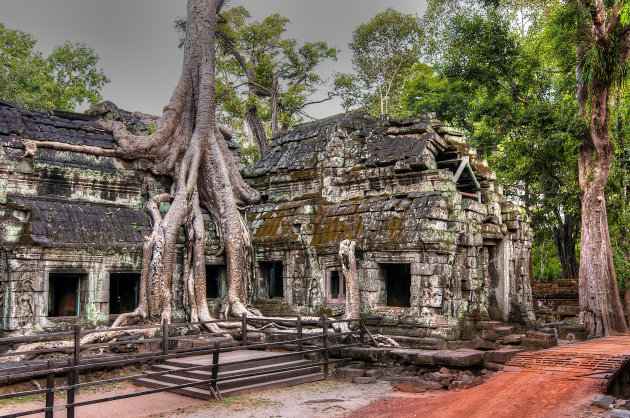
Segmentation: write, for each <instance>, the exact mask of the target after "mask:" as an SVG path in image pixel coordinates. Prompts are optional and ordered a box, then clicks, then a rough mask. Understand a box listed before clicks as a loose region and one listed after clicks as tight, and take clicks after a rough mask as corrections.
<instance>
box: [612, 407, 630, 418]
mask: <svg viewBox="0 0 630 418" xmlns="http://www.w3.org/2000/svg"><path fill="white" fill-rule="evenodd" d="M610 417H611V418H630V411H628V410H627V409H613V410H612V411H610Z"/></svg>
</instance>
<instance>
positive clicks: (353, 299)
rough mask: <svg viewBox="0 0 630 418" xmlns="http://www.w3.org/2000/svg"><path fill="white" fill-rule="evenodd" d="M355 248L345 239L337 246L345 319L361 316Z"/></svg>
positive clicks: (352, 242) (354, 245) (353, 244)
mask: <svg viewBox="0 0 630 418" xmlns="http://www.w3.org/2000/svg"><path fill="white" fill-rule="evenodd" d="M355 247H356V243H355V242H354V241H350V240H347V239H345V240H343V241H341V243H340V244H339V257H340V258H341V270H342V273H343V277H344V278H345V279H346V312H345V314H344V318H346V319H353V318H358V317H359V316H360V315H361V293H360V291H359V273H358V271H357V260H356V258H355V256H354V249H355Z"/></svg>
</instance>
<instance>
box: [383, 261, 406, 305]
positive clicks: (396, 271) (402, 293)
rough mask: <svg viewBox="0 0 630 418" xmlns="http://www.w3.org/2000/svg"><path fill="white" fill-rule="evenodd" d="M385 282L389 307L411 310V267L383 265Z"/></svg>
mask: <svg viewBox="0 0 630 418" xmlns="http://www.w3.org/2000/svg"><path fill="white" fill-rule="evenodd" d="M380 267H381V274H382V277H383V280H384V281H385V294H386V301H387V306H394V307H400V308H409V307H410V306H411V265H409V264H381V265H380Z"/></svg>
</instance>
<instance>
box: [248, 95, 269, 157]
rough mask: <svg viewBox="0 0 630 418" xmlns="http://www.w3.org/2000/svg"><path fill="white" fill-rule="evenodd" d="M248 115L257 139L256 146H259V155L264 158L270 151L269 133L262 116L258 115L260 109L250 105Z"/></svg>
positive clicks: (250, 125)
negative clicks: (266, 130) (266, 131)
mask: <svg viewBox="0 0 630 418" xmlns="http://www.w3.org/2000/svg"><path fill="white" fill-rule="evenodd" d="M245 112H246V113H245V116H246V117H247V124H248V125H249V129H250V130H251V131H252V135H253V136H254V140H255V141H256V147H257V148H258V156H259V157H261V158H262V156H263V155H265V154H267V152H268V151H269V144H268V143H267V134H266V133H265V128H264V127H263V124H262V122H261V121H260V117H258V110H257V109H256V106H249V107H248V108H247V110H246V111H245Z"/></svg>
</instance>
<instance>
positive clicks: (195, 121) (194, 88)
mask: <svg viewBox="0 0 630 418" xmlns="http://www.w3.org/2000/svg"><path fill="white" fill-rule="evenodd" d="M222 3H223V2H222V0H188V14H187V21H186V22H187V27H186V40H185V43H184V65H183V68H182V74H181V77H180V80H179V83H178V85H177V87H176V88H175V91H174V92H173V95H172V97H171V100H170V102H169V104H168V105H167V106H166V107H165V110H164V113H163V115H162V117H161V118H160V120H159V121H158V124H157V129H156V132H155V133H153V134H151V135H149V136H135V135H131V134H130V133H129V132H128V131H127V129H126V128H125V126H124V125H122V124H121V123H117V122H113V121H109V122H104V125H105V126H106V127H109V128H111V129H112V131H113V133H114V137H115V138H116V140H117V142H118V145H119V149H118V151H119V153H120V155H122V156H125V157H131V158H138V157H143V158H147V159H149V160H150V161H151V162H152V163H153V166H152V171H153V172H154V173H156V174H163V175H169V176H170V177H171V178H172V179H173V184H172V187H171V191H170V193H168V194H162V195H158V196H154V197H153V198H152V199H151V200H150V201H149V202H148V204H147V208H148V210H149V212H150V213H151V216H152V218H153V231H152V233H151V235H150V236H149V237H148V238H147V240H146V242H145V244H144V252H143V260H142V276H141V282H140V303H139V306H138V308H137V309H136V310H135V311H134V312H131V313H129V314H123V315H120V316H119V317H118V319H117V320H116V321H115V323H114V326H123V325H126V324H128V323H130V322H138V321H140V320H145V319H147V320H149V321H151V322H157V321H160V320H162V319H167V320H168V321H170V319H171V281H172V279H173V263H174V262H175V259H176V254H177V247H176V241H177V237H178V235H179V234H180V233H181V232H182V231H183V232H184V238H185V243H184V266H183V275H182V279H183V285H184V289H185V291H186V294H187V301H188V310H189V314H190V319H191V321H208V320H211V319H212V317H211V316H210V312H209V310H208V305H207V303H206V275H205V259H204V255H205V248H206V231H205V226H204V223H203V215H202V211H201V207H202V206H203V207H205V208H206V209H207V210H208V211H209V212H210V215H211V216H212V219H213V220H214V222H215V225H216V228H217V232H218V235H219V236H220V237H221V238H222V240H223V246H224V248H225V257H226V261H227V269H228V302H229V307H230V309H231V311H232V313H233V314H235V315H240V314H242V313H243V312H246V305H247V304H248V302H249V291H248V289H249V286H250V278H249V272H250V266H249V264H248V254H249V251H250V246H251V241H250V236H249V230H248V229H247V227H246V226H245V221H244V219H243V217H242V215H241V213H240V212H239V206H241V205H245V204H250V203H254V202H256V201H257V200H258V198H259V195H258V192H256V191H255V190H253V189H251V188H250V187H249V186H248V185H247V184H246V183H245V182H244V181H243V179H242V177H241V176H240V173H239V171H238V169H237V167H236V164H235V162H234V159H233V157H232V154H231V153H230V151H229V149H228V147H227V144H226V142H225V138H224V135H226V136H229V135H230V134H229V132H228V131H227V129H226V128H224V127H219V126H218V125H217V122H216V118H215V97H214V85H215V79H214V77H215V68H214V64H215V57H214V39H215V38H214V34H215V31H216V25H217V19H216V14H217V13H218V9H219V7H220V5H221V4H222ZM167 201H170V202H171V206H170V208H169V210H168V212H166V214H165V215H164V217H162V214H161V212H160V211H159V205H160V203H162V202H167ZM212 328H213V329H215V330H216V327H212Z"/></svg>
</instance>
